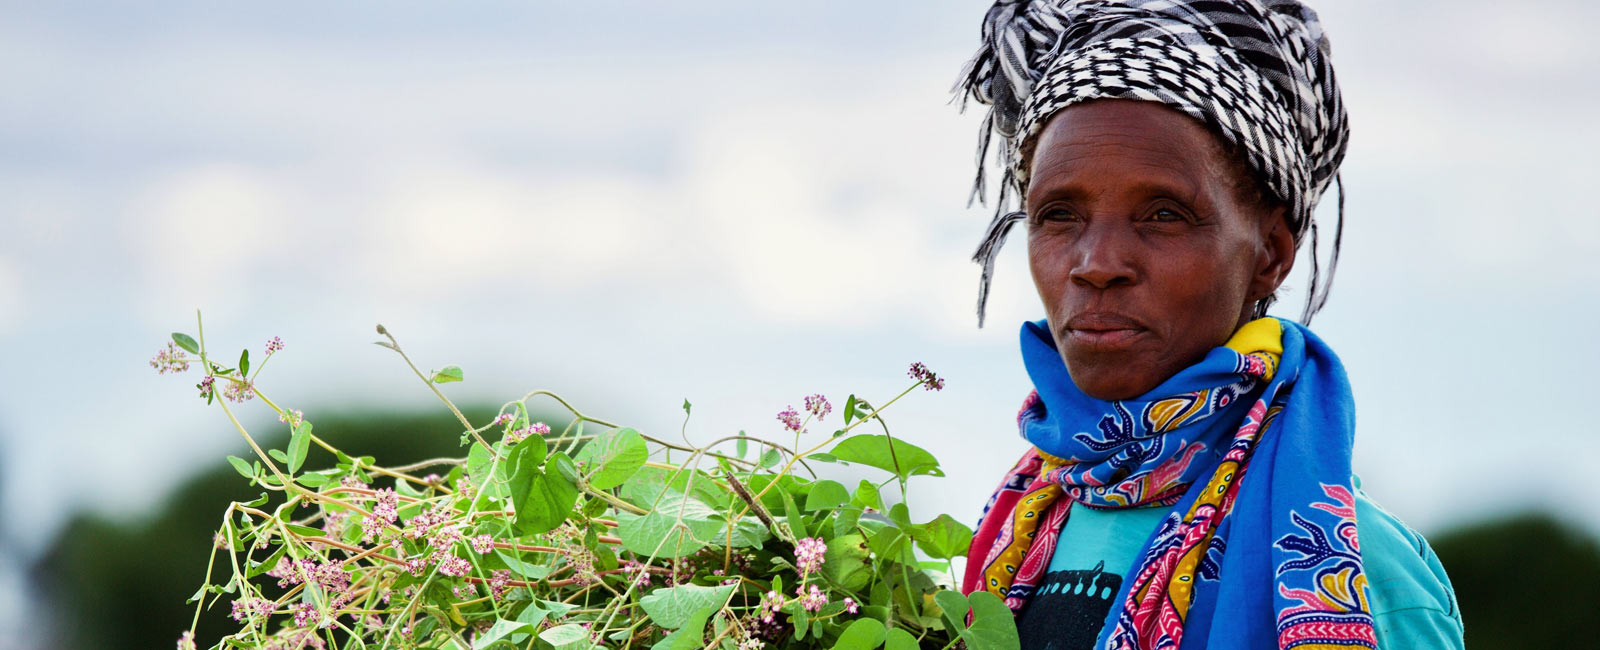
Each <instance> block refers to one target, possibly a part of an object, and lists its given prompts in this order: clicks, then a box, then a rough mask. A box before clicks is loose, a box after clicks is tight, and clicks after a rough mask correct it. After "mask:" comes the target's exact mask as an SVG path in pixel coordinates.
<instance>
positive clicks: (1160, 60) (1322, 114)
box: [955, 0, 1350, 327]
mask: <svg viewBox="0 0 1600 650" xmlns="http://www.w3.org/2000/svg"><path fill="white" fill-rule="evenodd" d="M1328 57H1329V46H1328V39H1327V37H1326V36H1325V35H1324V34H1323V33H1322V24H1321V22H1320V21H1319V20H1318V19H1317V14H1316V12H1314V11H1312V10H1311V9H1310V8H1308V7H1306V6H1304V5H1302V4H1300V3H1299V2H1297V1H1296V0H1033V1H1027V0H1020V1H1019V0H999V1H998V2H995V3H994V6H993V7H991V8H990V9H989V13H988V15H987V16H985V18H984V22H983V46H982V47H981V48H980V49H979V50H978V54H977V55H976V56H974V57H973V58H972V60H971V61H970V62H968V63H967V66H966V68H965V69H964V70H963V71H962V73H961V80H960V81H959V82H958V83H957V85H956V89H955V92H956V93H958V94H959V95H960V96H961V97H962V104H963V107H965V100H966V99H967V98H969V97H970V98H971V99H975V100H977V101H979V102H981V103H984V104H988V105H990V109H989V115H988V117H987V118H986V119H985V120H984V124H983V127H982V130H981V132H980V134H979V138H978V177H977V181H976V183H975V184H974V187H973V198H974V199H976V200H978V201H980V202H981V201H983V200H984V185H985V182H984V162H985V158H987V157H988V150H989V140H990V137H991V136H992V135H993V134H999V135H1000V137H1001V138H1002V139H1003V140H1004V146H1002V147H1000V148H999V151H998V152H997V155H996V158H997V163H998V165H999V166H1000V168H1001V169H1002V171H1003V178H1002V179H1001V182H1000V196H999V199H998V201H997V203H998V205H997V206H996V210H995V217H994V219H993V220H992V221H991V222H990V223H989V228H988V231H987V232H986V234H985V236H984V240H983V243H982V244H981V245H980V246H979V247H978V251H977V253H976V254H975V255H974V256H973V261H975V262H978V263H980V264H982V265H983V278H982V281H981V285H980V286H979V291H978V326H979V327H982V326H983V312H984V303H986V302H987V301H988V294H989V279H990V276H991V275H992V274H993V271H994V256H995V254H996V253H997V252H998V251H999V249H1000V245H1001V243H1002V242H1003V241H1004V240H1005V236H1006V233H1007V232H1008V231H1009V230H1010V229H1011V226H1012V225H1013V224H1015V223H1016V222H1017V221H1019V220H1021V219H1022V218H1023V216H1024V213H1023V212H1022V210H1017V211H1010V210H1008V207H1009V204H1010V200H1011V197H1012V196H1013V193H1014V195H1015V196H1016V197H1022V196H1025V194H1026V192H1025V190H1026V188H1027V186H1028V170H1029V165H1030V160H1031V158H1032V153H1033V152H1032V147H1033V141H1034V138H1035V136H1037V135H1038V134H1039V132H1040V131H1041V130H1042V129H1043V128H1044V125H1045V123H1046V122H1047V121H1048V120H1049V118H1050V117H1051V116H1053V115H1054V114H1055V113H1056V112H1057V111H1060V110H1061V109H1063V108H1066V107H1067V106H1070V105H1072V104H1075V103H1078V102H1082V101H1087V100H1091V99H1136V100H1145V101H1153V102H1160V103H1162V104H1166V105H1168V106H1171V107H1173V108H1175V109H1177V110H1179V111H1182V112H1184V113H1186V114H1188V115H1190V116H1192V117H1194V118H1196V119H1198V120H1200V121H1201V122H1203V123H1204V124H1205V125H1206V126H1208V127H1209V128H1210V129H1211V130H1212V132H1214V133H1216V134H1219V135H1221V136H1222V137H1223V138H1224V139H1225V140H1226V141H1227V143H1228V144H1229V145H1230V146H1232V147H1233V148H1234V149H1236V150H1238V151H1241V152H1242V153H1243V154H1244V156H1245V158H1246V162H1247V163H1248V164H1249V166H1250V168H1251V169H1252V170H1253V171H1254V172H1255V173H1256V174H1258V175H1259V176H1260V179H1261V181H1263V182H1264V183H1265V185H1266V187H1267V188H1268V189H1270V190H1271V191H1272V192H1273V194H1274V195H1275V196H1276V198H1277V199H1278V200H1280V201H1283V202H1284V204H1285V205H1287V206H1288V222H1289V227H1290V229H1291V230H1292V231H1293V233H1294V237H1295V244H1296V246H1297V247H1298V245H1299V244H1300V242H1302V241H1303V240H1304V239H1305V235H1306V234H1307V232H1309V233H1310V235H1311V248H1312V254H1311V259H1312V267H1311V290H1310V292H1309V294H1308V295H1307V297H1306V306H1305V312H1304V315H1303V316H1302V320H1304V321H1307V322H1309V321H1310V319H1311V317H1312V315H1314V314H1315V313H1316V312H1317V310H1319V309H1321V308H1322V305H1323V304H1324V303H1326V302H1327V298H1328V289H1329V287H1330V285H1331V284H1332V280H1333V272H1334V270H1335V268H1336V266H1337V264H1338V259H1339V244H1340V242H1339V239H1340V238H1341V235H1342V234H1343V230H1344V214H1343V213H1344V205H1343V204H1344V194H1343V191H1342V187H1341V192H1340V196H1339V204H1340V205H1339V208H1340V210H1339V212H1340V214H1339V222H1338V224H1337V225H1336V228H1335V236H1334V246H1333V252H1332V257H1331V259H1330V261H1329V264H1328V271H1327V279H1326V280H1323V281H1321V282H1320V283H1319V278H1320V276H1321V269H1320V265H1319V263H1318V261H1317V227H1316V224H1315V222H1314V221H1313V219H1312V213H1313V211H1314V210H1315V209H1316V206H1317V202H1318V200H1320V199H1321V197H1322V194H1323V192H1324V191H1325V190H1327V189H1328V185H1329V183H1331V182H1336V181H1337V179H1338V175H1339V163H1340V161H1342V160H1343V159H1344V151H1345V145H1346V143H1347V142H1348V140H1349V133H1350V131H1349V126H1348V124H1347V121H1346V120H1347V118H1346V116H1345V111H1344V103H1343V102H1342V101H1341V100H1340V98H1339V86H1338V84H1337V82H1336V81H1335V79H1334V75H1333V64H1332V62H1331V61H1330V60H1329V58H1328ZM1024 207H1025V206H1024ZM1270 300H1271V298H1268V299H1267V300H1265V301H1263V303H1261V304H1259V305H1258V310H1259V311H1262V312H1264V310H1265V307H1266V303H1267V302H1270Z"/></svg>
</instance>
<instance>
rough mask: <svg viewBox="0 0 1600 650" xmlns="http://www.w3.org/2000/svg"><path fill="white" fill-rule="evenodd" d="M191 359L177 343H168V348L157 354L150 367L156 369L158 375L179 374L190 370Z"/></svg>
mask: <svg viewBox="0 0 1600 650" xmlns="http://www.w3.org/2000/svg"><path fill="white" fill-rule="evenodd" d="M189 361H190V359H189V357H188V355H185V354H184V353H183V350H181V349H179V348H178V344H177V343H173V342H171V341H167V347H166V348H165V349H163V350H162V351H160V352H157V353H156V356H155V358H154V359H151V360H150V367H151V368H155V369H156V374H159V375H165V374H167V373H169V372H172V373H178V372H183V371H185V370H188V369H189Z"/></svg>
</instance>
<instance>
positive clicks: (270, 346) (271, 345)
mask: <svg viewBox="0 0 1600 650" xmlns="http://www.w3.org/2000/svg"><path fill="white" fill-rule="evenodd" d="M282 349H283V339H280V338H278V337H276V336H274V337H272V340H270V341H267V356H272V353H274V352H277V351H279V350H282Z"/></svg>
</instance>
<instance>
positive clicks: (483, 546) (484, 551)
mask: <svg viewBox="0 0 1600 650" xmlns="http://www.w3.org/2000/svg"><path fill="white" fill-rule="evenodd" d="M472 550H474V551H477V552H478V555H488V554H489V553H492V552H494V538H493V537H490V536H489V535H488V534H487V533H485V534H482V535H479V536H477V537H474V538H472Z"/></svg>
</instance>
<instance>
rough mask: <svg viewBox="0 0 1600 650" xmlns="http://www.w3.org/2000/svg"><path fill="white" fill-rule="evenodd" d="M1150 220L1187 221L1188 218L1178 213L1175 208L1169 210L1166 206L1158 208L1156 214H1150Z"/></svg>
mask: <svg viewBox="0 0 1600 650" xmlns="http://www.w3.org/2000/svg"><path fill="white" fill-rule="evenodd" d="M1150 220H1151V221H1161V222H1175V221H1186V219H1184V218H1183V215H1181V214H1178V213H1177V212H1176V211H1174V210H1168V209H1166V208H1162V209H1160V210H1156V211H1155V214H1152V215H1150Z"/></svg>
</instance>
